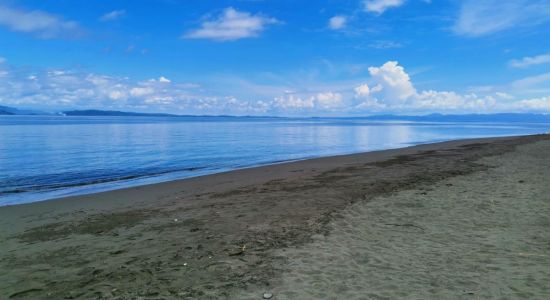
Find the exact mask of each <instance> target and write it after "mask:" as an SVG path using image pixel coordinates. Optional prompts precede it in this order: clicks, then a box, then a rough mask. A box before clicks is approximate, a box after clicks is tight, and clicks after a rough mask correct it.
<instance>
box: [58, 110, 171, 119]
mask: <svg viewBox="0 0 550 300" xmlns="http://www.w3.org/2000/svg"><path fill="white" fill-rule="evenodd" d="M63 114H64V115H66V116H111V117H112V116H115V117H179V116H178V115H172V114H158V113H136V112H124V111H116V110H96V109H89V110H70V111H64V112H63Z"/></svg>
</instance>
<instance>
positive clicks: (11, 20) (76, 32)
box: [0, 5, 82, 39]
mask: <svg viewBox="0 0 550 300" xmlns="http://www.w3.org/2000/svg"><path fill="white" fill-rule="evenodd" d="M0 26H4V27H7V28H8V29H9V30H11V31H15V32H23V33H28V34H32V35H34V36H36V37H39V38H43V39H52V38H74V37H78V36H80V35H81V34H82V30H81V28H80V26H79V25H78V23H76V22H74V21H66V20H64V19H62V18H61V17H58V16H55V15H52V14H50V13H47V12H43V11H39V10H33V11H27V10H23V9H17V8H11V7H7V6H3V5H0Z"/></svg>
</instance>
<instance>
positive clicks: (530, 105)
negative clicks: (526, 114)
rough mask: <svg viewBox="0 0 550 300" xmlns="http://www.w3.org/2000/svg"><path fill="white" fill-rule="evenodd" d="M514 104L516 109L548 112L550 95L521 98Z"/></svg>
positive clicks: (549, 109)
mask: <svg viewBox="0 0 550 300" xmlns="http://www.w3.org/2000/svg"><path fill="white" fill-rule="evenodd" d="M515 106H516V108H517V109H518V110H524V111H547V112H550V97H540V98H532V99H525V100H521V101H519V102H518V103H516V104H515Z"/></svg>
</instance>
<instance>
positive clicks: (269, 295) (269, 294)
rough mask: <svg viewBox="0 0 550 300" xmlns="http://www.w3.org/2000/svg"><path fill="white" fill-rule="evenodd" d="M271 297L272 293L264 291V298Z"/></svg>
mask: <svg viewBox="0 0 550 300" xmlns="http://www.w3.org/2000/svg"><path fill="white" fill-rule="evenodd" d="M271 298H273V294H272V293H264V299H271Z"/></svg>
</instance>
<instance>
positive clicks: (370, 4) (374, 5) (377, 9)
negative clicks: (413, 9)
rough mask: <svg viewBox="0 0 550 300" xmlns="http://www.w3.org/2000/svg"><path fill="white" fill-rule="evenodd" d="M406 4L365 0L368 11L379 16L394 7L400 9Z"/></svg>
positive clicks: (397, 1)
mask: <svg viewBox="0 0 550 300" xmlns="http://www.w3.org/2000/svg"><path fill="white" fill-rule="evenodd" d="M403 3H405V0H365V1H363V5H364V8H365V10H366V11H369V12H374V13H377V14H382V13H384V12H385V11H386V10H387V9H389V8H392V7H399V6H401V5H403Z"/></svg>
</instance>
